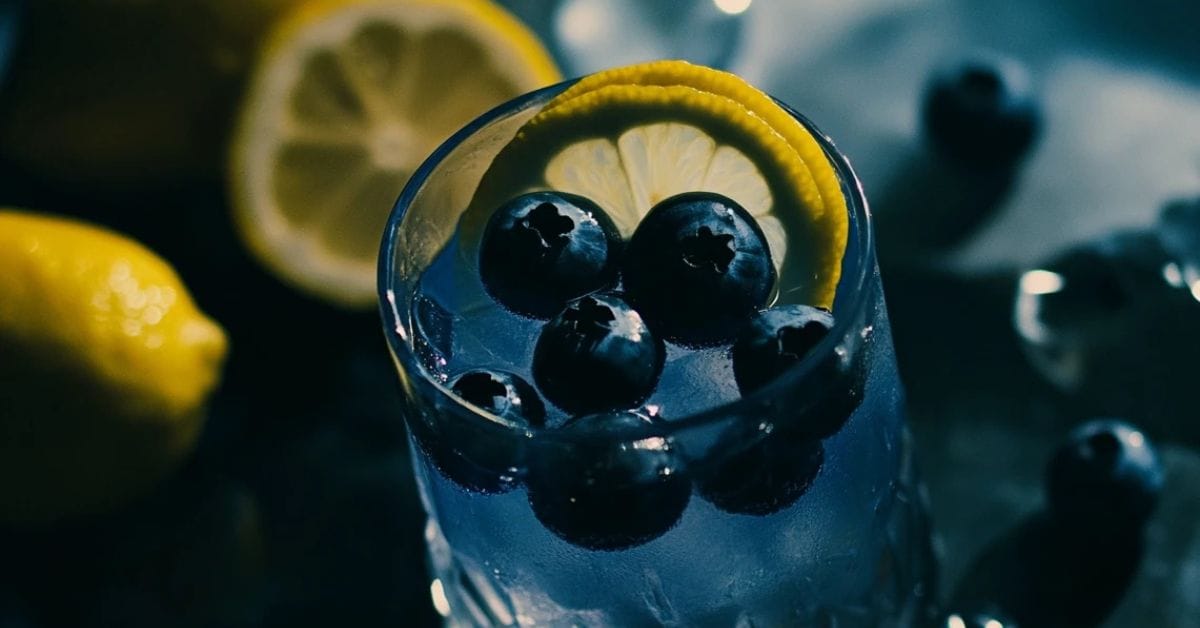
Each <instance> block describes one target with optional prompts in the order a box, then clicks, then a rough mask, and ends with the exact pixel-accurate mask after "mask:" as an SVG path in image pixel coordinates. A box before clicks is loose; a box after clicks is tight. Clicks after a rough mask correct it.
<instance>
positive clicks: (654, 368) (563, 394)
mask: <svg viewBox="0 0 1200 628" xmlns="http://www.w3.org/2000/svg"><path fill="white" fill-rule="evenodd" d="M664 360H665V349H664V348H663V343H662V340H661V339H659V338H658V336H657V335H656V334H655V333H654V331H653V330H652V329H651V328H650V327H649V326H647V324H646V322H645V321H644V320H643V319H642V316H641V314H639V313H638V312H637V311H636V310H634V309H633V308H632V307H630V305H629V304H628V303H627V302H626V301H625V300H624V299H623V298H622V297H621V296H619V295H616V294H612V293H605V294H593V295H588V296H585V297H582V298H580V299H577V300H575V301H572V302H571V303H570V304H568V305H567V307H566V309H564V310H563V311H562V312H561V313H560V314H559V315H558V316H556V317H554V318H553V319H552V320H551V321H550V322H548V323H546V326H545V328H543V329H542V332H541V334H540V335H539V336H538V339H537V345H536V347H535V348H534V353H533V377H534V381H536V382H537V385H538V387H539V388H540V389H541V390H542V393H544V394H545V395H546V398H547V399H549V400H550V401H551V402H552V403H554V405H556V406H558V407H560V408H563V409H564V410H567V411H568V412H572V413H577V414H579V413H586V412H602V411H606V410H620V409H625V408H633V407H636V406H637V405H639V404H640V403H641V402H642V401H644V400H645V399H646V398H647V397H648V396H649V395H650V393H651V392H652V391H653V390H654V386H655V385H656V384H657V383H658V377H659V374H661V373H662V369H663V361H664Z"/></svg>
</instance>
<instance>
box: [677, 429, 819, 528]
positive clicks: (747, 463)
mask: <svg viewBox="0 0 1200 628" xmlns="http://www.w3.org/2000/svg"><path fill="white" fill-rule="evenodd" d="M731 436H732V437H733V438H737V437H738V436H739V435H737V434H734V435H731ZM758 438H760V440H758V441H757V442H755V443H754V444H753V445H751V446H749V447H746V448H743V449H742V450H740V451H738V452H737V453H734V454H732V455H730V456H728V457H725V458H723V459H721V460H720V461H718V462H716V463H713V464H710V465H709V466H707V467H706V468H705V469H704V470H703V471H699V472H698V476H699V477H698V478H697V481H696V491H697V492H698V493H699V494H700V496H701V497H703V498H704V499H705V501H707V502H709V503H710V504H712V505H714V506H716V507H717V508H719V509H721V510H723V511H725V512H728V513H733V514H739V515H769V514H771V513H774V512H779V511H780V510H783V509H784V508H787V507H788V506H791V505H792V504H794V503H796V501H797V500H799V499H800V497H801V496H803V495H804V494H805V493H807V492H808V489H809V488H810V487H812V483H813V481H814V480H816V478H817V474H818V473H819V472H820V470H821V465H822V464H823V463H824V461H825V449H824V447H823V446H822V445H821V441H820V440H818V439H815V438H807V437H804V436H802V435H799V434H797V433H795V432H791V431H779V432H776V433H772V434H769V435H766V436H765V437H764V436H758Z"/></svg>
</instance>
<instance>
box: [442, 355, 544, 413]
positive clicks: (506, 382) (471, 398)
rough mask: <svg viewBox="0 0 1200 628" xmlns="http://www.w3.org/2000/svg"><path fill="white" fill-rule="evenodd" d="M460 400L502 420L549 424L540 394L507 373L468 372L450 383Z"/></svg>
mask: <svg viewBox="0 0 1200 628" xmlns="http://www.w3.org/2000/svg"><path fill="white" fill-rule="evenodd" d="M450 390H451V391H452V392H454V394H455V395H458V396H459V397H460V398H462V399H464V400H466V401H468V402H470V403H471V405H474V406H476V407H478V408H480V409H482V410H485V411H487V412H489V413H491V414H494V415H496V416H498V417H500V418H502V419H507V420H509V421H511V422H513V423H517V424H520V425H524V426H541V425H542V424H543V423H545V422H546V406H544V405H543V404H542V400H541V398H540V397H538V394H537V391H536V390H534V389H533V386H530V385H529V383H528V382H526V381H525V380H524V379H521V377H520V376H517V375H514V374H512V373H508V372H505V371H496V370H489V369H477V370H473V371H467V372H466V373H463V374H461V375H459V376H458V377H455V378H454V379H453V380H452V381H451V382H450Z"/></svg>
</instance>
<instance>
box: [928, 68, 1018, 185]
mask: <svg viewBox="0 0 1200 628" xmlns="http://www.w3.org/2000/svg"><path fill="white" fill-rule="evenodd" d="M922 122H923V124H924V129H925V135H926V137H927V138H928V139H929V141H930V142H931V143H932V144H933V146H934V148H936V149H937V150H938V151H939V152H941V153H942V154H944V155H945V156H946V157H949V158H950V159H953V160H957V161H960V162H963V163H965V164H967V165H971V166H976V167H983V168H995V167H1008V166H1011V165H1012V164H1014V163H1015V162H1016V161H1017V160H1018V159H1019V158H1020V157H1021V156H1022V155H1024V154H1025V153H1026V152H1028V151H1029V149H1030V147H1031V146H1033V143H1034V141H1035V140H1036V139H1037V137H1038V134H1039V132H1040V129H1041V122H1042V114H1041V109H1040V107H1039V105H1038V101H1037V99H1036V97H1035V96H1034V94H1033V91H1032V88H1031V86H1030V85H1029V79H1028V77H1027V75H1026V72H1025V69H1024V68H1023V67H1022V66H1021V65H1020V64H1018V63H1017V62H1015V61H1012V60H1009V59H1000V58H984V57H979V58H975V59H970V60H967V61H965V62H961V63H959V64H958V65H955V66H953V67H949V68H945V69H942V70H939V71H937V72H936V73H935V74H934V75H933V77H932V78H931V79H930V81H929V84H928V85H927V86H926V88H925V100H924V103H923V105H922Z"/></svg>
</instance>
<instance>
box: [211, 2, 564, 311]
mask: <svg viewBox="0 0 1200 628" xmlns="http://www.w3.org/2000/svg"><path fill="white" fill-rule="evenodd" d="M558 79H559V74H558V70H557V69H556V67H555V66H554V63H553V61H552V60H551V58H550V56H549V54H548V53H547V52H546V51H545V49H544V48H543V47H542V45H541V44H540V42H538V40H537V39H536V38H535V37H534V36H533V35H532V34H531V33H530V32H529V31H528V30H527V29H526V28H525V27H524V26H523V25H522V24H521V23H520V22H518V21H517V20H516V19H515V18H513V17H512V16H510V15H509V14H508V13H506V12H504V11H503V10H502V9H501V8H499V7H498V6H497V5H495V4H493V3H492V2H490V1H488V0H403V1H397V2H383V1H380V0H313V1H310V2H306V3H304V4H302V5H301V6H300V7H299V8H298V9H297V10H296V11H295V12H294V13H293V14H291V15H289V16H288V17H287V18H286V19H285V20H284V21H283V22H282V23H281V24H280V25H279V26H278V27H277V28H276V29H275V30H274V31H273V32H272V34H271V35H270V36H269V37H268V39H267V41H266V44H265V46H264V48H263V52H262V54H261V57H260V59H259V64H258V67H257V69H256V71H255V72H254V73H253V75H252V77H251V80H250V84H249V89H248V92H247V94H246V97H245V99H244V101H243V104H242V115H241V119H240V121H239V124H238V126H237V129H236V132H235V136H234V141H233V143H232V157H231V162H230V163H231V166H230V185H231V190H232V196H233V206H234V212H235V217H236V219H237V223H238V226H239V231H240V232H241V233H242V235H243V239H244V240H246V242H247V243H248V244H249V246H250V248H251V250H252V251H253V252H254V253H255V254H256V255H257V256H258V257H259V258H260V260H261V261H262V262H263V263H264V264H265V265H266V266H267V267H268V268H270V269H271V270H273V271H275V272H276V273H277V274H278V275H279V276H280V277H281V278H283V279H284V280H286V281H288V282H289V283H291V284H293V285H295V286H297V287H299V288H301V289H302V290H304V291H306V292H309V293H311V294H314V295H316V296H318V297H322V298H325V299H327V300H329V301H332V302H334V303H337V304H341V305H344V306H348V307H366V306H369V305H370V304H372V303H373V302H374V299H375V293H374V286H375V259H376V256H377V253H378V249H379V242H380V239H381V237H382V235H383V228H384V224H385V222H386V220H387V216H388V214H389V212H390V210H391V207H392V204H393V203H394V201H395V199H396V198H397V197H398V196H399V194H400V191H401V189H402V188H403V186H404V183H405V182H406V181H407V179H408V177H409V176H410V175H411V174H412V172H413V171H414V170H416V168H417V167H418V166H419V165H420V163H421V161H423V160H424V158H425V157H426V156H427V155H428V154H429V153H431V152H432V151H433V150H434V149H435V148H436V147H437V146H438V144H440V143H441V142H442V141H443V140H445V139H446V138H447V137H448V136H449V135H450V134H451V133H453V132H454V131H455V130H457V129H458V128H459V127H461V126H462V125H463V124H465V123H466V122H468V121H469V120H471V119H472V118H474V117H475V116H477V115H479V114H481V113H483V112H484V111H486V110H487V109H488V108H490V107H492V106H495V105H498V104H500V103H502V102H504V101H505V100H508V99H510V98H512V97H514V96H516V95H519V94H521V93H524V92H527V91H530V90H532V89H535V88H538V87H542V86H544V85H547V84H550V83H553V82H554V81H557V80H558Z"/></svg>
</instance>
